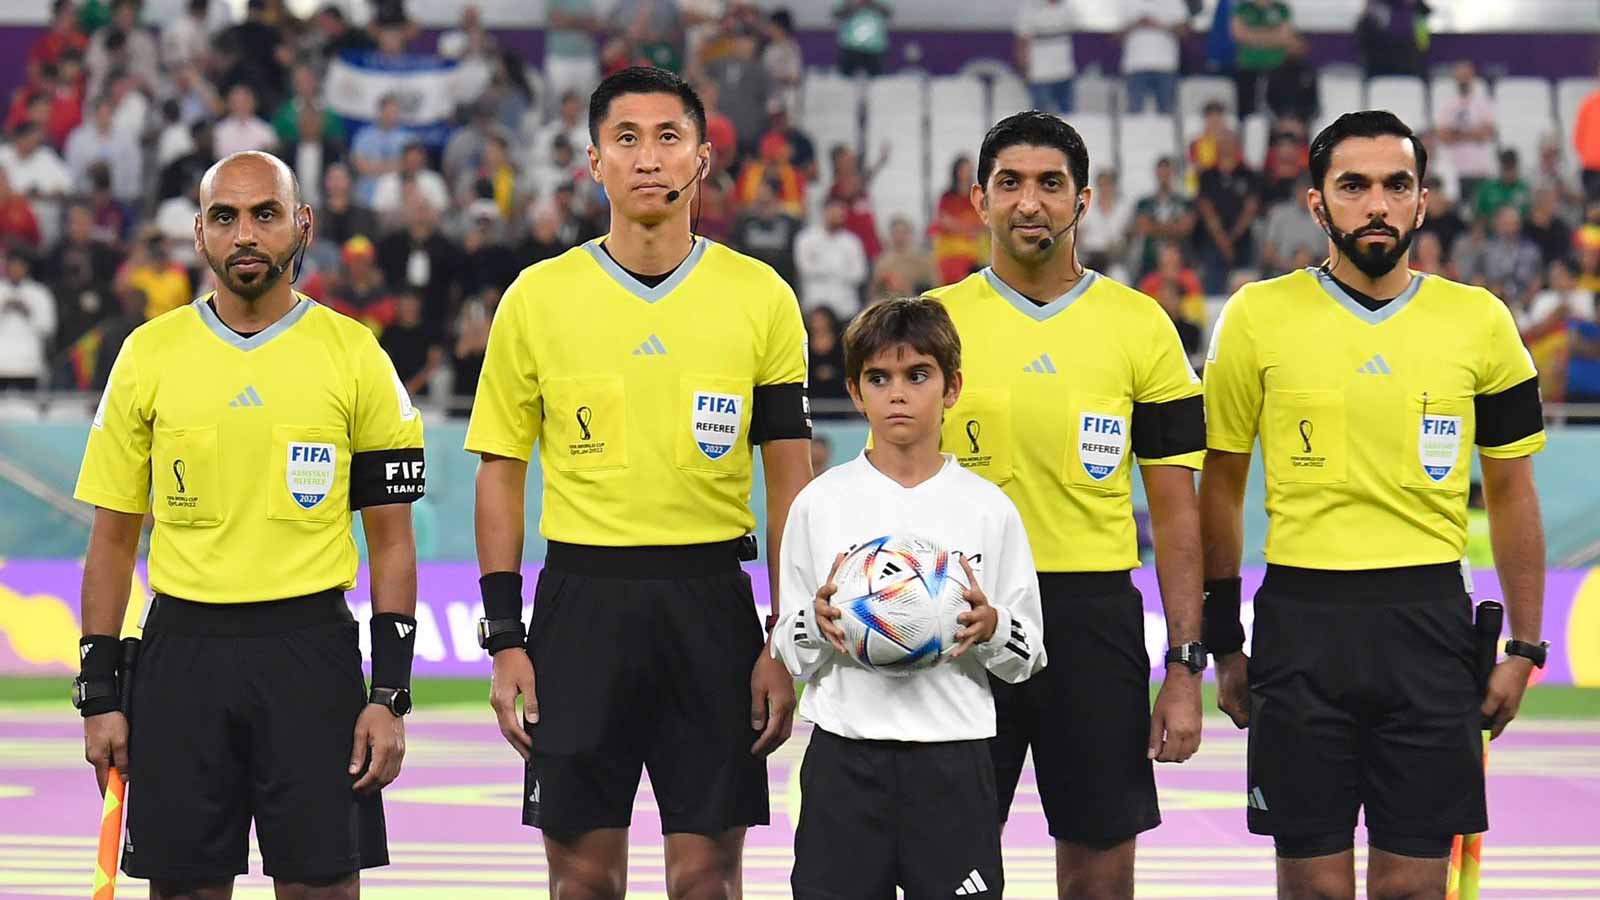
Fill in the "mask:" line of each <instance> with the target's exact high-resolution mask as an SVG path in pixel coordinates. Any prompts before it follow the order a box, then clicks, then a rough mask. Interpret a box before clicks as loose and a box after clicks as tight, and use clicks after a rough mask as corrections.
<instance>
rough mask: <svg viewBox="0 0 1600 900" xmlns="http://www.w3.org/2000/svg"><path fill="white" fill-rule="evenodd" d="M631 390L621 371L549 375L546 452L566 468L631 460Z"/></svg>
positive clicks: (594, 468) (618, 466)
mask: <svg viewBox="0 0 1600 900" xmlns="http://www.w3.org/2000/svg"><path fill="white" fill-rule="evenodd" d="M627 401H628V394H627V388H626V386H625V385H624V384H623V381H622V376H621V375H586V376H580V377H573V378H551V379H549V380H548V381H546V382H545V383H544V433H543V434H542V435H540V439H541V440H542V441H543V442H544V445H545V447H544V452H545V453H546V454H548V456H547V457H546V458H547V459H548V460H549V461H550V463H551V464H552V465H554V466H555V467H556V468H557V469H558V470H560V471H563V472H593V471H599V470H602V469H621V468H625V467H626V466H627V465H628V402H627Z"/></svg>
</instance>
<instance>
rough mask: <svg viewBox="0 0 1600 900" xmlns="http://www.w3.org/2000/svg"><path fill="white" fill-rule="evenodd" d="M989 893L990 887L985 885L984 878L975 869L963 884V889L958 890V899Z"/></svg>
mask: <svg viewBox="0 0 1600 900" xmlns="http://www.w3.org/2000/svg"><path fill="white" fill-rule="evenodd" d="M988 892H989V886H988V885H987V884H984V883H983V876H982V875H979V874H978V870H977V869H973V870H972V871H971V872H970V873H969V874H968V875H967V877H966V880H965V881H962V882H961V887H958V888H956V896H957V897H971V896H974V895H977V894H987V893H988Z"/></svg>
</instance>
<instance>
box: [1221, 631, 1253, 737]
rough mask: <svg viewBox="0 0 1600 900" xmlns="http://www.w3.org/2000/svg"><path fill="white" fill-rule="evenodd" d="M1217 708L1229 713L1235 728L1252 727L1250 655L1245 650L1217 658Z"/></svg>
mask: <svg viewBox="0 0 1600 900" xmlns="http://www.w3.org/2000/svg"><path fill="white" fill-rule="evenodd" d="M1216 661H1217V709H1220V710H1222V711H1223V712H1225V713H1227V714H1228V718H1230V719H1232V720H1233V727H1235V728H1249V727H1250V675H1249V672H1248V668H1249V665H1250V657H1248V656H1246V655H1245V653H1244V651H1243V650H1240V651H1239V652H1237V653H1228V654H1225V655H1223V656H1219V657H1217V658H1216Z"/></svg>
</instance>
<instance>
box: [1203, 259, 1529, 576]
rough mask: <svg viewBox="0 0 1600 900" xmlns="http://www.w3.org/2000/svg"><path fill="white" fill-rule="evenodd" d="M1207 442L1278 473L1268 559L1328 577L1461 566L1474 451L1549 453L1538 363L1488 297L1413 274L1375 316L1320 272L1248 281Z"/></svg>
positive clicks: (1225, 322) (1222, 333)
mask: <svg viewBox="0 0 1600 900" xmlns="http://www.w3.org/2000/svg"><path fill="white" fill-rule="evenodd" d="M1206 424H1207V442H1208V444H1209V446H1211V447H1212V448H1213V449H1216V450H1224V451H1227V452H1230V453H1249V452H1250V451H1251V448H1252V445H1253V444H1254V443H1255V441H1256V438H1257V436H1259V437H1260V440H1261V454H1262V457H1263V459H1264V463H1265V466H1266V475H1267V515H1268V516H1269V518H1270V525H1269V528H1268V531H1267V546H1266V558H1267V561H1268V562H1269V563H1277V564H1279V565H1288V566H1302V567H1306V568H1314V569H1379V568H1390V567H1394V566H1413V565H1424V564H1430V563H1448V562H1455V561H1457V560H1460V559H1461V557H1462V555H1463V553H1464V552H1465V550H1466V541H1467V488H1468V486H1469V483H1470V478H1471V465H1472V459H1471V456H1470V454H1471V448H1472V446H1473V444H1477V445H1478V452H1479V453H1480V454H1481V455H1483V456H1488V457H1494V458H1512V457H1519V456H1527V455H1529V454H1532V453H1535V452H1537V451H1538V450H1539V449H1540V448H1542V447H1543V446H1544V440H1545V438H1544V424H1543V417H1542V415H1541V413H1540V408H1539V395H1538V383H1537V379H1536V373H1535V371H1534V366H1533V360H1532V359H1531V358H1530V357H1529V355H1528V351H1527V350H1526V349H1525V348H1524V347H1523V345H1522V341H1521V339H1520V338H1519V337H1518V335H1517V328H1516V325H1515V324H1514V323H1513V322H1512V319H1511V313H1510V311H1509V310H1507V309H1506V306H1505V304H1504V303H1501V302H1500V300H1499V299H1497V298H1496V297H1495V296H1494V295H1493V294H1490V293H1489V292H1488V291H1486V290H1483V289H1482V288H1476V287H1468V286H1466V285H1461V284H1456V283H1455V282H1452V281H1447V280H1445V279H1443V278H1439V277H1436V276H1431V275H1413V276H1412V279H1411V284H1410V286H1409V287H1407V288H1406V290H1405V291H1404V292H1403V293H1401V294H1400V296H1398V297H1396V298H1395V299H1394V300H1392V301H1390V302H1389V303H1388V304H1387V305H1385V306H1383V307H1381V308H1379V309H1378V310H1377V311H1372V310H1369V309H1367V308H1366V307H1364V306H1362V305H1361V304H1360V303H1358V302H1357V301H1356V300H1355V299H1354V298H1352V297H1351V296H1349V294H1347V293H1346V292H1345V291H1344V289H1343V288H1341V287H1340V286H1339V284H1338V283H1337V282H1336V281H1334V280H1333V279H1332V278H1331V277H1329V276H1328V275H1327V274H1326V273H1324V272H1322V271H1321V270H1319V269H1306V270H1303V271H1300V272H1293V273H1291V274H1288V275H1285V276H1283V277H1281V278H1274V279H1272V280H1270V281H1261V282H1256V283H1254V284H1250V285H1247V286H1245V287H1244V288H1243V289H1241V290H1240V291H1239V292H1238V293H1237V294H1235V295H1234V296H1233V298H1232V299H1230V300H1229V301H1228V303H1227V305H1226V306H1225V307H1224V308H1223V311H1222V314H1221V317H1220V318H1219V320H1218V321H1217V324H1216V327H1215V329H1214V331H1213V333H1212V341H1211V348H1210V350H1209V352H1208V355H1207V362H1206Z"/></svg>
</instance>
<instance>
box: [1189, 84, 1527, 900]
mask: <svg viewBox="0 0 1600 900" xmlns="http://www.w3.org/2000/svg"><path fill="white" fill-rule="evenodd" d="M1427 166H1428V158H1427V152H1426V151H1425V150H1424V149H1423V146H1422V142H1421V141H1419V140H1417V139H1416V138H1415V137H1414V136H1413V135H1412V133H1411V129H1409V128H1408V127H1406V125H1405V124H1404V123H1403V122H1401V121H1400V120H1399V119H1398V118H1396V117H1395V116H1394V115H1393V114H1392V113H1388V112H1379V111H1371V110H1369V111H1365V112H1355V113H1348V114H1346V115H1343V116H1340V117H1339V118H1338V119H1336V120H1335V121H1334V122H1333V124H1331V125H1329V126H1328V127H1327V128H1326V129H1324V130H1323V132H1322V133H1321V134H1319V135H1317V137H1316V139H1315V140H1314V141H1312V143H1311V176H1312V183H1313V187H1312V188H1311V189H1310V190H1309V191H1308V192H1307V194H1306V198H1307V206H1308V207H1309V210H1310V214H1311V215H1312V216H1313V217H1314V218H1315V219H1316V220H1317V222H1318V224H1319V225H1321V227H1322V228H1323V230H1324V231H1326V232H1327V233H1328V238H1329V240H1328V261H1327V262H1326V263H1324V264H1323V265H1322V266H1321V267H1319V268H1314V269H1306V270H1303V271H1300V272H1294V273H1291V274H1289V275H1285V276H1283V277H1281V278H1275V279H1272V280H1270V281H1262V282H1256V283H1254V284H1249V285H1246V286H1245V287H1244V288H1242V289H1241V290H1240V291H1239V292H1238V293H1237V294H1235V295H1234V296H1233V298H1232V299H1230V300H1229V301H1228V304H1227V306H1226V307H1224V309H1223V311H1222V314H1221V318H1220V319H1219V320H1218V322H1217V325H1216V328H1215V331H1214V335H1213V339H1212V343H1211V348H1210V351H1209V353H1208V356H1207V362H1206V382H1205V394H1206V424H1207V443H1208V447H1209V451H1208V453H1207V456H1206V464H1205V471H1204V473H1203V474H1202V476H1201V482H1200V484H1201V487H1200V502H1201V512H1202V519H1203V531H1204V535H1205V568H1206V577H1207V584H1206V587H1207V595H1206V616H1205V618H1206V642H1207V643H1208V644H1209V645H1210V646H1211V648H1212V650H1213V651H1214V652H1215V653H1217V658H1218V678H1219V705H1220V706H1221V707H1222V709H1223V710H1225V711H1226V712H1227V713H1228V714H1229V715H1230V716H1231V717H1232V718H1233V720H1234V722H1235V723H1236V724H1238V725H1239V726H1241V727H1244V726H1246V725H1248V727H1249V728H1250V745H1249V746H1250V749H1249V753H1250V758H1249V783H1248V787H1247V790H1248V801H1247V805H1248V813H1247V816H1248V822H1249V827H1250V830H1251V831H1252V832H1254V833H1256V834H1268V835H1271V836H1272V838H1273V842H1274V844H1275V846H1276V849H1277V857H1278V895H1279V896H1280V897H1328V898H1339V897H1344V898H1350V897H1353V896H1354V894H1355V864H1354V859H1355V857H1354V852H1353V840H1354V839H1353V830H1354V828H1355V824H1356V815H1357V811H1358V810H1359V809H1362V808H1365V810H1366V825H1367V833H1368V842H1369V844H1370V845H1371V851H1372V852H1371V853H1370V855H1369V856H1368V871H1367V894H1368V896H1369V897H1373V898H1378V900H1387V898H1401V897H1442V896H1443V895H1444V885H1445V873H1446V866H1447V857H1448V856H1449V853H1450V843H1451V836H1452V835H1454V834H1458V833H1471V832H1479V831H1483V830H1484V829H1485V828H1486V827H1487V826H1488V821H1487V817H1486V811H1485V801H1484V778H1483V766H1482V762H1481V759H1480V754H1481V752H1482V746H1481V739H1480V733H1479V727H1480V721H1481V720H1482V718H1483V717H1484V716H1488V717H1490V718H1491V720H1492V722H1493V730H1494V733H1495V734H1499V733H1500V730H1501V729H1503V728H1504V727H1505V725H1506V723H1507V722H1509V721H1510V720H1511V718H1512V717H1513V716H1515V715H1516V712H1517V706H1518V705H1519V704H1520V703H1521V701H1522V692H1523V690H1524V689H1525V688H1526V687H1527V682H1528V675H1529V673H1530V672H1531V670H1532V667H1533V666H1535V665H1543V664H1544V656H1545V648H1544V646H1543V645H1541V644H1539V643H1538V641H1539V619H1540V613H1541V608H1542V606H1543V600H1544V597H1543V594H1544V570H1545V552H1544V535H1543V531H1542V530H1541V528H1540V523H1539V503H1538V498H1537V496H1536V495H1535V493H1534V486H1533V466H1532V461H1531V459H1530V458H1529V457H1530V456H1531V455H1532V454H1533V453H1535V452H1537V451H1538V450H1539V449H1540V448H1542V447H1543V446H1544V423H1543V417H1542V415H1541V410H1540V405H1539V387H1538V379H1537V375H1536V373H1535V372H1534V367H1533V361H1532V360H1531V359H1530V358H1529V356H1528V352H1527V350H1526V349H1524V348H1523V346H1522V343H1521V341H1520V340H1519V338H1518V336H1517V327H1516V325H1515V324H1514V323H1513V322H1512V319H1511V313H1510V311H1509V310H1508V309H1507V308H1506V306H1505V304H1504V303H1502V302H1501V301H1500V300H1499V299H1498V298H1496V297H1495V296H1494V295H1492V294H1490V293H1489V292H1488V291H1485V290H1483V289H1482V288H1475V287H1468V286H1466V285H1461V284H1456V283H1454V282H1451V281H1447V280H1445V279H1443V278H1440V277H1438V276H1434V275H1420V274H1417V273H1413V272H1411V271H1410V269H1409V268H1408V262H1409V253H1408V251H1409V248H1410V245H1411V238H1412V236H1413V235H1414V234H1415V233H1416V229H1417V228H1418V227H1419V226H1420V225H1421V224H1422V221H1423V217H1424V216H1425V214H1426V211H1427V199H1428V198H1427V191H1426V190H1424V189H1423V188H1422V183H1423V178H1424V177H1425V176H1426V174H1427ZM1258 439H1259V440H1260V444H1261V456H1262V462H1263V464H1264V466H1265V469H1266V479H1267V514H1268V516H1269V518H1270V526H1269V528H1268V532H1267V544H1266V558H1267V575H1266V581H1265V583H1264V584H1263V585H1262V588H1261V590H1260V592H1259V593H1257V595H1256V607H1255V608H1256V613H1255V626H1254V628H1255V631H1254V642H1253V650H1254V653H1255V655H1254V657H1253V658H1251V659H1249V660H1246V658H1245V655H1244V654H1243V653H1242V652H1241V646H1242V644H1243V640H1244V633H1243V631H1242V629H1241V628H1240V627H1239V616H1238V605H1239V578H1238V574H1239V557H1240V553H1241V545H1242V540H1243V538H1242V535H1241V532H1242V524H1241V519H1242V516H1241V508H1242V506H1243V502H1244V488H1245V479H1246V473H1247V472H1248V470H1249V466H1250V453H1251V450H1252V445H1254V444H1255V443H1256V441H1257V440H1258ZM1474 444H1476V445H1477V447H1478V457H1479V460H1480V461H1481V463H1482V467H1483V486H1484V493H1485V496H1486V498H1487V500H1488V506H1489V521H1490V530H1491V535H1492V541H1493V544H1494V556H1495V561H1496V563H1497V569H1498V573H1499V577H1500V586H1501V589H1502V590H1503V591H1504V596H1505V598H1506V607H1507V609H1508V613H1509V617H1510V620H1511V635H1512V638H1514V640H1513V641H1511V642H1510V643H1509V644H1508V645H1507V648H1506V649H1507V652H1508V654H1509V655H1508V656H1507V657H1506V660H1505V661H1504V662H1502V663H1500V664H1499V665H1498V666H1497V667H1496V668H1495V669H1494V673H1493V675H1492V676H1491V677H1490V680H1489V685H1488V696H1487V697H1485V696H1484V695H1483V693H1482V691H1481V689H1480V686H1479V684H1478V681H1477V675H1476V673H1475V668H1476V666H1475V663H1474V659H1475V655H1474V632H1473V624H1472V612H1471V600H1470V597H1469V595H1470V593H1471V591H1472V585H1471V582H1470V577H1469V574H1468V573H1467V572H1466V571H1465V566H1464V564H1463V562H1462V556H1463V555H1464V553H1465V549H1466V540H1467V493H1468V489H1469V485H1470V483H1471V481H1470V479H1471V468H1472V447H1473V445H1474ZM1247 662H1248V671H1247V668H1246V663H1247Z"/></svg>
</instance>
